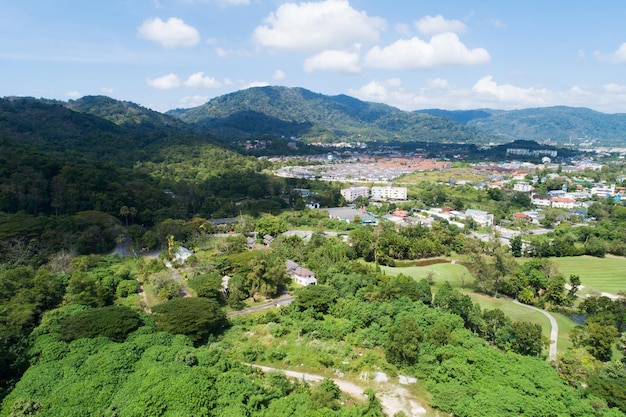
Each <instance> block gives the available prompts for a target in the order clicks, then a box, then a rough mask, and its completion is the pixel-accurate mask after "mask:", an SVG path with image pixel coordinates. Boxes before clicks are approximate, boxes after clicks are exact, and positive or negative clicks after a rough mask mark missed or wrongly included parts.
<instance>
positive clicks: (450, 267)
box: [381, 258, 582, 353]
mask: <svg viewBox="0 0 626 417" xmlns="http://www.w3.org/2000/svg"><path fill="white" fill-rule="evenodd" d="M561 259H563V258H561ZM381 269H382V270H383V271H384V272H385V273H386V274H389V275H395V274H400V273H402V274H404V275H407V276H410V277H413V278H415V279H422V278H426V277H427V276H428V275H429V274H431V275H432V279H433V281H434V285H433V287H432V290H433V293H436V292H437V290H438V289H439V287H440V286H441V284H443V283H444V282H445V281H449V282H450V284H451V285H452V287H453V288H457V289H459V290H460V289H461V285H462V282H463V280H464V281H465V290H463V293H465V294H467V295H469V296H470V297H471V299H472V301H473V302H475V303H478V304H480V306H481V307H482V308H483V309H489V310H492V309H495V308H499V309H500V310H502V311H503V312H504V313H505V314H506V315H507V316H509V317H510V318H511V320H513V321H529V322H532V323H536V324H539V325H541V328H542V330H543V334H544V335H545V336H546V337H550V321H549V320H548V318H547V317H546V316H545V315H543V314H542V313H540V312H538V311H534V310H531V309H529V308H526V307H524V306H520V305H518V304H515V303H513V301H511V300H510V299H508V298H504V297H503V298H495V297H490V296H488V295H485V294H481V293H476V292H474V291H473V289H472V285H473V283H474V278H473V277H472V275H471V274H470V272H469V271H468V270H467V268H466V267H464V266H463V265H460V264H451V263H441V264H434V265H429V266H410V267H403V268H392V267H387V266H382V267H381ZM581 279H582V276H581ZM552 315H553V316H554V318H555V319H556V321H557V322H558V324H559V337H558V342H557V349H558V351H559V353H562V352H564V351H565V350H566V349H567V348H568V347H571V346H572V343H571V342H570V340H569V331H570V330H571V329H572V328H573V327H575V326H576V323H574V322H573V321H572V320H570V319H569V318H568V317H566V316H564V315H562V314H556V313H552Z"/></svg>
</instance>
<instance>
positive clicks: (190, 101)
mask: <svg viewBox="0 0 626 417" xmlns="http://www.w3.org/2000/svg"><path fill="white" fill-rule="evenodd" d="M207 101H209V98H208V97H207V96H200V95H195V96H187V97H183V98H181V99H180V100H179V101H178V106H179V107H181V108H189V107H198V106H201V105H203V104H204V103H206V102H207Z"/></svg>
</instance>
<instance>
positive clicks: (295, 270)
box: [285, 260, 317, 286]
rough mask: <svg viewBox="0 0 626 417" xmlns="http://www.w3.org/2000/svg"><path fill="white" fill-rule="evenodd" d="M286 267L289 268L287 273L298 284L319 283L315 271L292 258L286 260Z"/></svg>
mask: <svg viewBox="0 0 626 417" xmlns="http://www.w3.org/2000/svg"><path fill="white" fill-rule="evenodd" d="M285 268H286V269H287V275H289V276H290V277H291V279H293V280H294V282H295V283H296V284H300V285H304V286H307V285H317V277H316V276H315V273H314V272H313V271H310V270H308V269H306V268H304V267H302V266H300V265H298V264H297V263H296V262H294V261H292V260H288V261H287V262H285Z"/></svg>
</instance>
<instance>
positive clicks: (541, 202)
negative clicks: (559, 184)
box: [530, 194, 552, 207]
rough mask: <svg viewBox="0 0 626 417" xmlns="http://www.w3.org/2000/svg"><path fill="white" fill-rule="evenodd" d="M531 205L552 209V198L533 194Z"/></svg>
mask: <svg viewBox="0 0 626 417" xmlns="http://www.w3.org/2000/svg"><path fill="white" fill-rule="evenodd" d="M530 201H531V203H533V204H534V205H535V206H539V207H550V206H551V205H552V196H549V195H546V194H533V196H532V197H531V200H530Z"/></svg>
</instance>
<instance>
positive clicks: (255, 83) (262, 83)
mask: <svg viewBox="0 0 626 417" xmlns="http://www.w3.org/2000/svg"><path fill="white" fill-rule="evenodd" d="M268 85H270V83H268V82H267V81H252V82H250V83H248V84H245V85H244V86H242V87H241V89H242V90H245V89H247V88H252V87H267V86H268Z"/></svg>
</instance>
